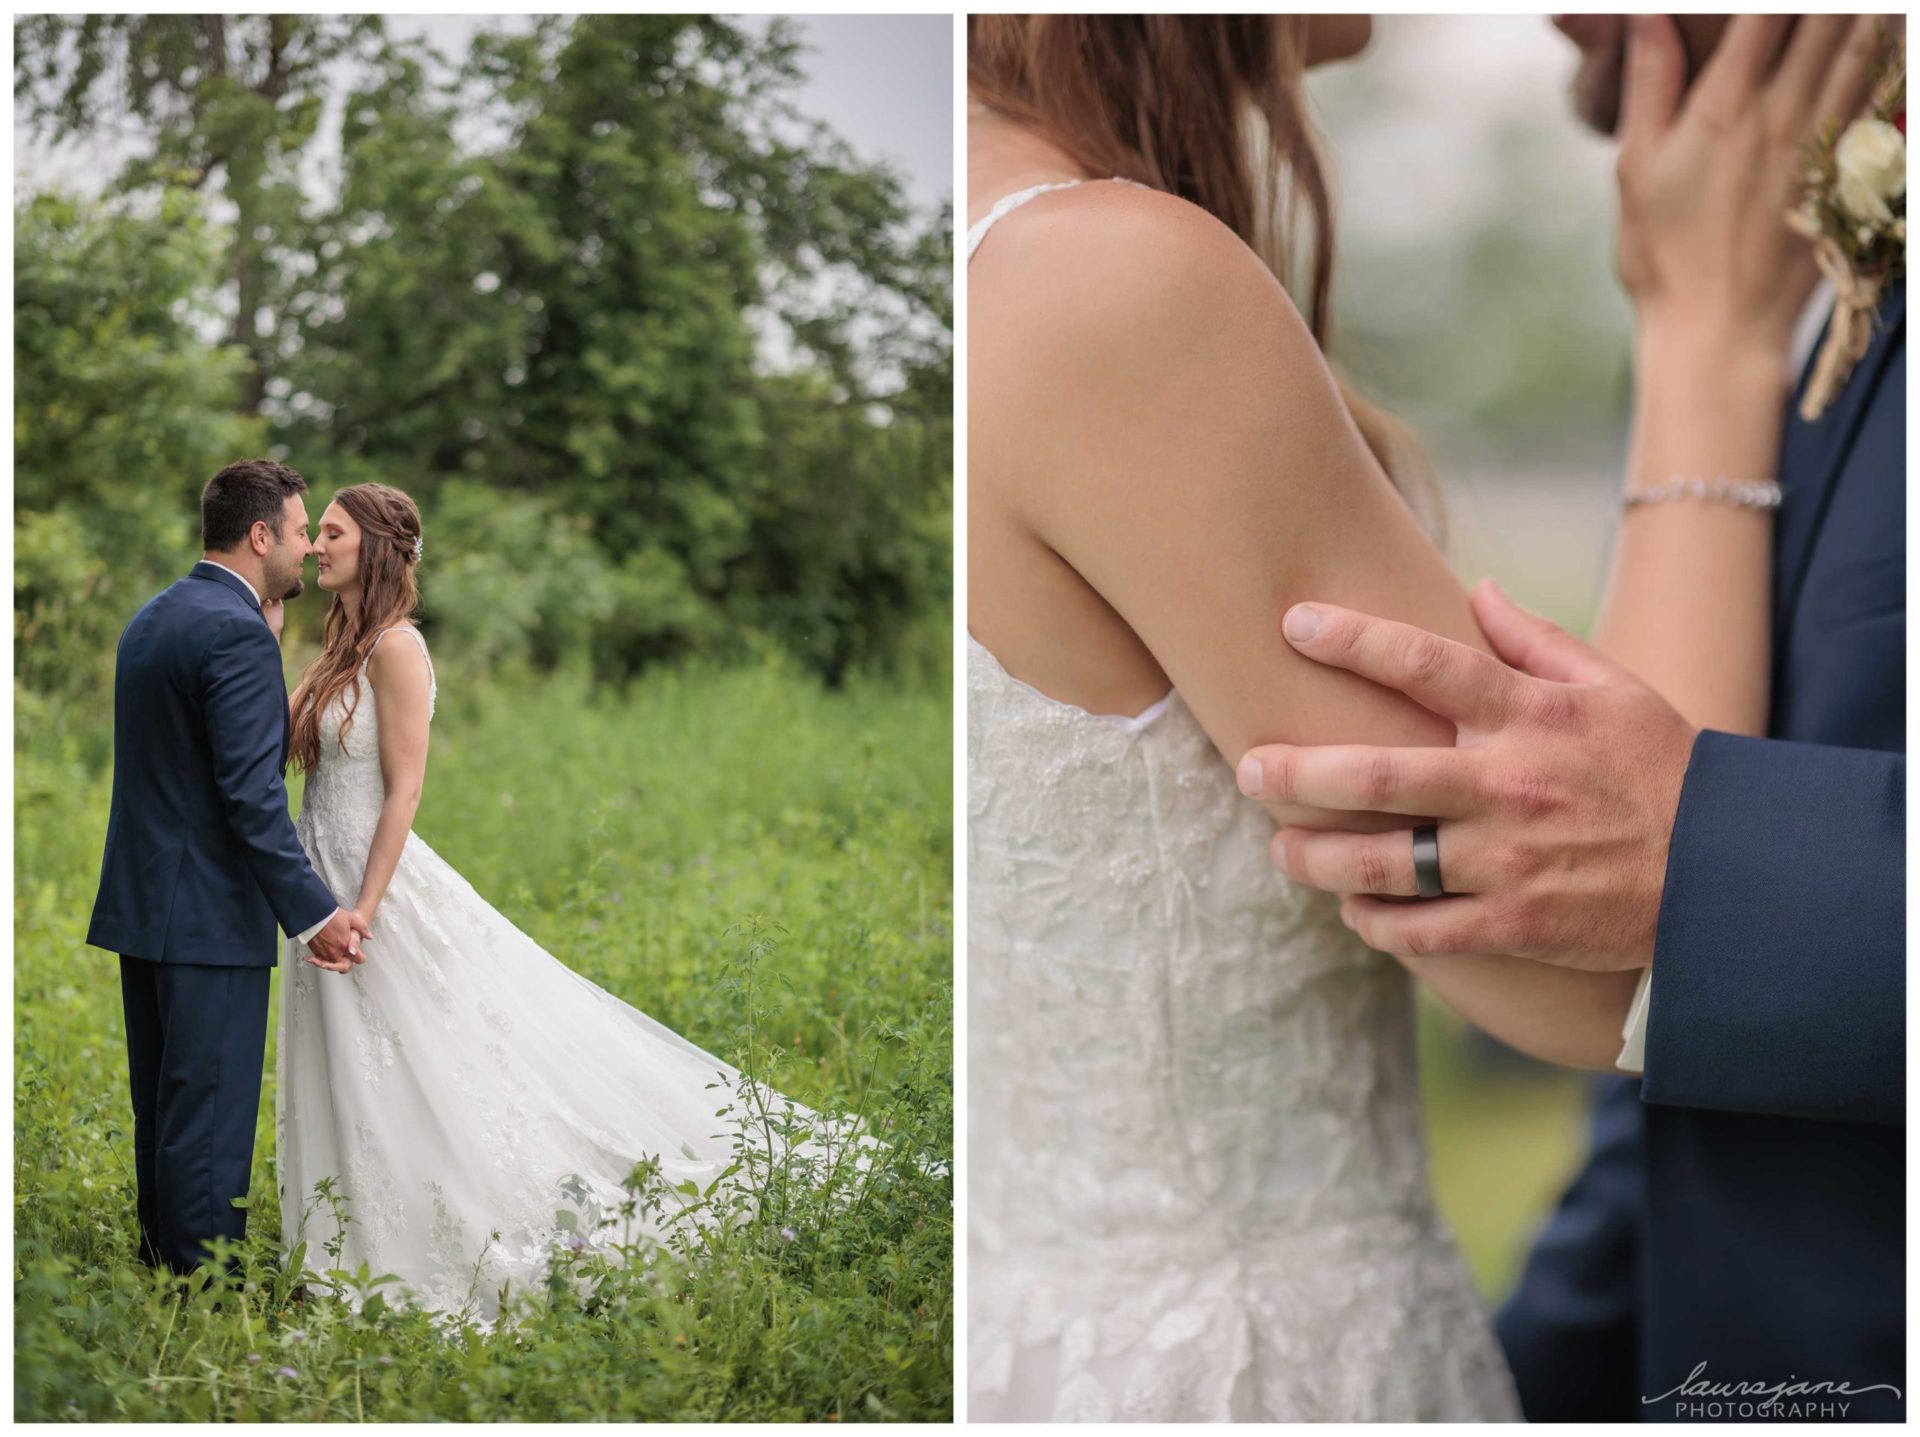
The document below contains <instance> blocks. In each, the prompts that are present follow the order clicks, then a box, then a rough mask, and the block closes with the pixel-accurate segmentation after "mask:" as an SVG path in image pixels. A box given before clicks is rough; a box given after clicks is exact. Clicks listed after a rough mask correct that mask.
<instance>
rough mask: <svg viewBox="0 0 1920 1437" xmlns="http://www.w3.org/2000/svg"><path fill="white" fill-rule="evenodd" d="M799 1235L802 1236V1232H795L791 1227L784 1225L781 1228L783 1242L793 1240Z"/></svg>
mask: <svg viewBox="0 0 1920 1437" xmlns="http://www.w3.org/2000/svg"><path fill="white" fill-rule="evenodd" d="M798 1236H800V1234H799V1233H797V1232H795V1231H794V1230H793V1229H792V1228H790V1227H783V1228H781V1229H780V1241H782V1242H792V1241H793V1240H794V1239H795V1238H796V1237H798Z"/></svg>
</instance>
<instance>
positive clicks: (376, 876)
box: [353, 793, 420, 922]
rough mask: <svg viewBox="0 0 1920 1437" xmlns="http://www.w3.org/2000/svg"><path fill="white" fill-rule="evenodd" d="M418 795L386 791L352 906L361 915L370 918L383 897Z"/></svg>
mask: <svg viewBox="0 0 1920 1437" xmlns="http://www.w3.org/2000/svg"><path fill="white" fill-rule="evenodd" d="M419 807H420V795H419V794H418V793H412V794H389V795H388V796H387V800H386V802H385V803H384V804H382V805H381V808H380V822H379V823H378V825H376V827H375V828H374V831H373V844H372V846H371V847H370V848H369V849H368V850H367V866H366V869H365V871H364V872H363V873H362V874H361V877H360V896H359V898H357V899H356V900H355V901H354V905H353V906H354V908H355V909H356V910H357V911H358V912H359V913H360V916H361V917H363V918H365V919H367V920H368V922H371V921H372V920H373V913H374V910H375V909H377V908H378V907H379V906H380V900H381V899H382V898H384V897H386V893H387V886H388V885H389V884H390V883H392V882H393V871H394V869H396V868H398V867H399V866H400V853H401V850H402V849H404V848H405V847H406V846H407V835H408V833H409V832H411V831H412V828H413V816H414V814H415V813H416V812H417V811H418V810H419Z"/></svg>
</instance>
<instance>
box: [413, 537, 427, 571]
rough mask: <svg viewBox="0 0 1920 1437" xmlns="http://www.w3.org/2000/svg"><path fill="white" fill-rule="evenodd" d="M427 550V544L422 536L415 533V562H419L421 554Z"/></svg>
mask: <svg viewBox="0 0 1920 1437" xmlns="http://www.w3.org/2000/svg"><path fill="white" fill-rule="evenodd" d="M426 552H427V546H426V544H425V543H423V542H422V541H421V538H420V536H419V535H418V534H415V535H414V536H413V562H414V563H416V564H417V563H419V562H420V556H421V555H422V554H424V553H426Z"/></svg>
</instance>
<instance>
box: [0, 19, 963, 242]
mask: <svg viewBox="0 0 1920 1437" xmlns="http://www.w3.org/2000/svg"><path fill="white" fill-rule="evenodd" d="M793 20H794V24H795V26H796V28H797V29H798V30H799V33H800V38H801V40H802V43H803V44H804V45H805V47H806V53H805V54H804V55H803V56H802V58H801V65H802V68H803V70H804V71H805V74H806V83H805V84H804V86H803V87H802V88H801V90H800V92H799V93H798V95H797V96H796V97H795V103H796V106H797V108H798V109H800V111H801V112H802V113H804V114H808V115H811V116H814V117H816V118H818V119H821V120H824V121H826V122H827V124H829V125H830V126H832V127H833V129H834V130H835V131H836V132H838V133H839V135H840V136H841V137H842V138H843V139H845V140H846V141H847V142H848V143H849V144H850V145H851V146H852V147H853V149H854V151H855V152H856V153H857V154H859V155H861V156H863V157H865V158H867V159H874V160H885V161H888V162H890V163H891V164H892V165H893V166H894V168H895V169H896V170H898V171H899V172H900V174H901V175H902V177H903V178H904V179H905V181H906V183H907V188H908V194H909V196H910V197H911V199H912V200H913V202H914V203H915V205H916V206H917V207H919V208H920V209H922V210H923V211H924V210H927V209H930V208H931V207H933V206H936V205H938V204H940V203H941V202H942V201H944V200H946V199H947V198H949V197H950V196H951V195H952V193H953V19H952V17H951V16H948V15H800V16H795V17H793ZM742 22H743V23H744V24H748V25H756V26H763V25H765V24H766V23H767V20H766V17H764V16H758V15H752V16H745V17H742ZM387 23H388V25H389V26H391V27H392V29H393V30H394V31H395V32H397V33H400V34H413V35H425V36H426V37H428V38H429V39H430V40H431V41H432V42H433V44H434V45H435V47H436V48H438V49H439V50H440V51H441V52H442V53H444V54H449V55H461V54H464V53H465V51H466V48H467V44H468V41H469V40H470V38H471V37H472V34H473V32H474V31H475V30H476V29H477V28H479V27H481V26H483V25H500V26H505V27H514V26H518V25H523V24H525V23H526V22H525V20H524V19H522V18H520V17H516V16H492V15H488V16H463V15H393V16H389V17H388V18H387ZM16 113H17V111H16ZM122 153H124V150H123V148H122V143H121V142H119V141H116V140H113V139H101V140H98V141H96V142H95V143H93V144H90V145H74V146H67V147H63V149H62V150H61V151H60V152H58V153H56V152H54V151H52V150H50V149H49V148H48V147H46V146H45V145H42V144H40V143H39V142H38V141H37V139H36V138H35V137H34V136H33V135H32V133H31V132H30V131H28V129H27V128H26V127H25V126H24V125H20V124H17V123H16V125H15V127H14V141H13V155H14V171H15V175H16V179H17V181H18V182H19V183H20V184H21V185H22V186H24V187H38V186H41V185H45V184H48V183H52V182H64V183H70V184H80V185H91V184H94V183H97V182H98V181H99V180H100V179H102V178H105V177H107V176H109V175H110V174H111V172H112V171H113V169H114V168H115V167H116V161H117V159H118V158H119V156H120V155H121V154H122Z"/></svg>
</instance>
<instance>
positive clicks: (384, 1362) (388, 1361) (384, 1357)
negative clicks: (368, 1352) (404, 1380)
mask: <svg viewBox="0 0 1920 1437" xmlns="http://www.w3.org/2000/svg"><path fill="white" fill-rule="evenodd" d="M379 1361H380V1365H381V1366H382V1367H391V1366H393V1358H392V1357H390V1356H389V1355H388V1354H386V1353H384V1352H383V1353H381V1354H380V1359H379Z"/></svg>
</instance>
